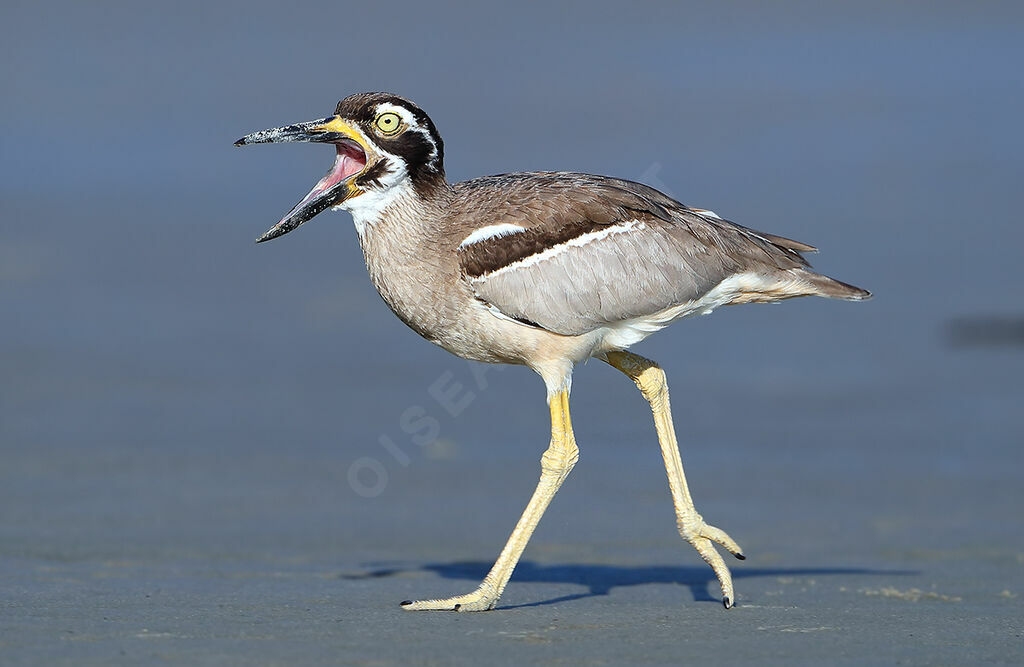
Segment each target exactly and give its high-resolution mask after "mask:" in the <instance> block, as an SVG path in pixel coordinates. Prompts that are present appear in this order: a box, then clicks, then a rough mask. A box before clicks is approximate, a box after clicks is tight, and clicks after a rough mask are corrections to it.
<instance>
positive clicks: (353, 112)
mask: <svg viewBox="0 0 1024 667" xmlns="http://www.w3.org/2000/svg"><path fill="white" fill-rule="evenodd" d="M287 141H312V142H317V143H325V144H334V148H335V151H336V156H335V158H334V166H332V167H331V169H330V171H328V172H327V174H326V175H325V176H324V177H323V178H321V179H320V181H319V182H318V183H317V184H316V185H315V186H313V189H312V190H310V191H309V194H307V195H306V196H305V197H303V198H302V201H300V202H299V203H298V204H296V205H295V207H294V208H292V210H291V211H289V212H288V214H287V215H285V216H284V218H282V219H281V221H280V222H278V223H277V224H276V225H274V226H273V227H272V228H270V230H268V231H267V233H265V234H264V235H263V236H261V237H260V238H259V239H257V241H256V242H257V243H261V242H263V241H269V240H270V239H273V238H277V237H278V236H281V235H282V234H287V233H288V232H290V231H292V230H293V229H295V228H296V227H298V226H299V225H301V224H302V223H304V222H306V221H307V220H310V219H312V218H313V217H314V216H316V215H317V214H319V213H321V212H323V211H325V210H327V209H328V208H335V207H338V208H343V209H355V208H357V207H367V208H379V207H383V206H384V205H386V203H387V201H388V199H387V198H388V195H389V194H390V193H392V192H393V191H394V190H395V189H396V188H401V187H411V188H413V189H415V190H417V191H418V192H419V194H421V195H423V194H425V193H426V191H428V190H429V189H431V188H434V187H438V186H439V185H441V184H443V183H444V182H445V177H444V144H443V143H442V141H441V137H440V135H438V133H437V129H436V128H435V127H434V123H433V122H432V121H431V120H430V118H429V117H428V116H427V114H425V113H424V112H423V110H422V109H420V108H419V107H418V106H416V105H415V104H413V103H412V102H410V101H409V100H407V99H404V98H401V97H399V96H397V95H391V94H388V93H360V94H358V95H352V96H350V97H346V98H345V99H343V100H342V101H340V102H338V108H337V109H335V111H334V115H333V116H330V117H329V118H323V119H321V120H314V121H309V122H307V123H298V124H296V125H286V126H285V127H278V128H274V129H272V130H262V131H260V132H253V133H252V134H247V135H245V136H244V137H242V138H241V139H239V140H238V141H236V142H235V145H236V146H245V145H247V144H270V143H283V142H287Z"/></svg>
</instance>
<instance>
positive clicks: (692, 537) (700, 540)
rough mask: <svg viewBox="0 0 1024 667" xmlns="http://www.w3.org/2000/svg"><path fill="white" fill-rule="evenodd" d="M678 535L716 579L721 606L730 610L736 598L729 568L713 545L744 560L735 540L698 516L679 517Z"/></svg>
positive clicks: (744, 557)
mask: <svg viewBox="0 0 1024 667" xmlns="http://www.w3.org/2000/svg"><path fill="white" fill-rule="evenodd" d="M678 523H679V533H680V534H681V535H682V536H683V539H685V540H686V541H687V542H689V543H690V544H691V545H692V546H693V548H694V549H696V550H697V553H699V554H700V557H701V558H703V559H704V562H706V563H707V564H708V565H710V566H711V569H712V570H714V571H715V576H716V577H718V583H719V584H720V585H721V587H722V604H723V605H725V608H726V609H731V608H732V606H733V605H734V604H735V602H736V596H735V593H734V592H733V587H732V574H731V573H730V572H729V567H728V566H727V565H726V564H725V561H724V560H722V556H721V555H720V554H719V553H718V550H717V549H715V544H719V545H721V546H722V547H723V548H724V549H725V550H726V551H728V552H729V553H731V554H732V555H733V556H735V557H736V558H738V559H739V560H745V559H746V556H744V555H743V550H742V549H740V545H738V544H736V540H734V539H732V538H731V537H729V535H728V533H726V532H725V531H724V530H722V529H720V528H715V527H714V526H712V525H709V524H706V523H704V519H702V518H701V516H700V515H699V514H696V513H694V514H691V515H688V516H685V517H684V516H680V517H679V522H678Z"/></svg>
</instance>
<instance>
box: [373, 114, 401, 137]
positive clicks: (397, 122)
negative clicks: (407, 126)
mask: <svg viewBox="0 0 1024 667" xmlns="http://www.w3.org/2000/svg"><path fill="white" fill-rule="evenodd" d="M373 124H374V125H376V126H377V131H378V132H380V133H381V134H397V133H398V131H399V130H400V129H402V117H401V116H399V115H398V114H396V113H394V112H393V111H388V112H386V113H382V114H381V115H379V116H377V120H375V121H374V122H373Z"/></svg>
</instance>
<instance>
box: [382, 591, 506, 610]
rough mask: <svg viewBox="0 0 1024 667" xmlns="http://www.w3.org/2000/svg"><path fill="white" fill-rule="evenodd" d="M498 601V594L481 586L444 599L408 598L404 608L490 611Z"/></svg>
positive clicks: (403, 604)
mask: <svg viewBox="0 0 1024 667" xmlns="http://www.w3.org/2000/svg"><path fill="white" fill-rule="evenodd" d="M497 603H498V595H496V594H495V593H494V592H493V591H492V590H490V588H485V587H483V586H481V587H480V588H478V589H476V590H475V591H473V592H472V593H467V594H466V595H457V596H455V597H450V598H444V599H442V600H406V601H405V602H403V603H402V609H405V610H406V611H488V610H490V609H494V605H496V604H497Z"/></svg>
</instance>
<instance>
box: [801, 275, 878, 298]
mask: <svg viewBox="0 0 1024 667" xmlns="http://www.w3.org/2000/svg"><path fill="white" fill-rule="evenodd" d="M799 273H800V279H801V280H802V281H804V282H806V283H808V284H810V285H811V287H812V288H813V289H814V294H815V295H816V296H823V297H826V298H828V299H845V300H846V301H864V300H865V299H870V298H871V292H869V291H867V290H866V289H861V288H859V287H855V286H854V285H850V284H848V283H844V282H841V281H839V280H836V279H835V278H829V277H828V276H823V275H822V274H820V273H815V272H814V271H808V270H806V269H802V270H800V271H799Z"/></svg>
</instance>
